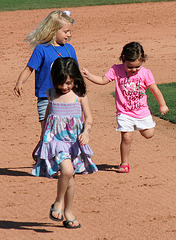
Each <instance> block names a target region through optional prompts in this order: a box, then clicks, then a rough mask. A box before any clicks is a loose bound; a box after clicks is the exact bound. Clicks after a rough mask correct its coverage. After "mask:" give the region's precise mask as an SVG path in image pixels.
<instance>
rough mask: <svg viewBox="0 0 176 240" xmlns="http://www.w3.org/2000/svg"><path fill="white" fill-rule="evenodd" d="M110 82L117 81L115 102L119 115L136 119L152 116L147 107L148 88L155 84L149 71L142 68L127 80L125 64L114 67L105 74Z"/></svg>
mask: <svg viewBox="0 0 176 240" xmlns="http://www.w3.org/2000/svg"><path fill="white" fill-rule="evenodd" d="M105 77H107V79H109V81H110V82H111V81H115V83H116V90H115V102H116V108H117V115H119V114H121V113H123V114H126V115H129V116H131V117H135V118H144V117H147V116H149V115H150V110H149V108H148V105H147V95H146V94H145V91H146V89H147V86H150V85H151V84H153V83H155V80H154V77H153V75H152V73H151V71H150V70H149V69H146V68H144V67H141V69H140V70H139V72H138V73H137V74H136V75H134V76H130V77H129V78H127V76H126V73H125V68H124V65H123V64H119V65H113V66H112V67H111V68H110V69H109V71H108V72H107V73H106V74H105Z"/></svg>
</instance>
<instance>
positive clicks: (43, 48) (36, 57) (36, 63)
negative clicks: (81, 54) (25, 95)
mask: <svg viewBox="0 0 176 240" xmlns="http://www.w3.org/2000/svg"><path fill="white" fill-rule="evenodd" d="M55 49H56V50H57V51H56V50H55ZM55 49H54V48H53V46H52V45H50V44H39V45H38V46H36V48H35V49H34V51H33V53H32V55H31V57H30V59H29V62H28V64H27V65H28V66H29V67H31V68H33V69H35V96H36V97H39V98H42V97H47V95H46V91H47V89H49V88H53V83H52V79H51V74H50V70H51V69H50V68H51V64H52V63H53V62H54V61H55V60H56V59H57V58H58V57H61V56H62V57H72V58H74V59H75V60H76V61H77V62H78V60H77V57H76V52H75V49H74V48H73V46H72V45H70V44H69V43H66V44H65V45H62V46H57V47H56V46H55ZM58 53H60V54H58Z"/></svg>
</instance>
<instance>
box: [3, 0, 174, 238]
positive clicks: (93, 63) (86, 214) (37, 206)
mask: <svg viewBox="0 0 176 240" xmlns="http://www.w3.org/2000/svg"><path fill="white" fill-rule="evenodd" d="M175 9H176V2H162V3H146V4H133V5H115V6H99V7H81V8H70V9H68V10H70V11H71V12H72V17H73V18H74V19H76V23H75V26H74V29H73V38H72V40H71V43H72V45H73V46H74V47H75V49H76V51H77V56H78V60H79V64H80V67H83V66H84V67H87V68H89V70H90V71H92V72H94V73H97V74H104V73H105V72H106V71H107V70H108V69H109V68H110V67H111V66H112V65H113V64H114V63H119V60H118V57H119V55H120V52H121V49H122V47H123V46H124V44H126V43H127V42H130V41H133V40H134V41H139V42H140V43H141V44H142V45H143V47H144V49H145V51H146V53H147V54H148V56H149V58H148V60H147V62H146V63H145V64H144V66H145V67H146V68H149V69H150V70H151V71H152V72H153V74H154V77H155V80H156V82H157V83H166V82H174V81H175V75H176V68H175V61H176V14H175ZM50 12H51V9H47V10H33V11H15V12H0V29H1V36H0V44H1V48H0V54H1V58H0V72H1V83H0V84H1V91H0V101H1V117H0V126H1V130H0V138H1V144H0V146H1V162H0V183H1V184H0V193H1V205H0V239H3V240H10V239H13V240H33V239H34V240H39V239H40V240H45V239H46V240H56V239H59V240H76V239H79V240H105V239H106V240H116V239H117V240H122V239H123V240H124V239H125V240H149V239H152V240H168V239H169V240H174V239H176V207H175V206H176V201H175V199H176V198H175V196H176V187H175V186H176V178H175V171H176V167H175V160H176V144H175V143H176V125H174V124H171V123H169V122H167V121H164V120H161V119H159V118H154V120H155V121H156V123H157V126H156V133H155V137H154V138H153V139H151V140H146V139H144V138H142V137H141V136H140V134H139V133H138V132H136V133H135V134H134V141H133V144H132V151H131V162H130V166H131V172H130V174H118V173H117V172H116V166H117V165H118V164H119V163H120V153H119V144H120V134H119V133H117V132H116V131H115V129H116V120H115V104H114V99H113V97H112V96H111V95H110V93H111V92H112V91H113V90H114V83H111V84H108V85H107V86H96V85H94V84H91V83H89V82H87V86H88V96H89V101H90V105H91V109H92V113H93V117H94V126H93V129H92V134H91V141H90V146H91V148H92V150H93V151H94V157H93V159H94V161H95V163H96V164H97V166H98V168H99V172H97V173H95V174H92V175H84V176H82V175H79V176H77V177H76V193H75V200H74V212H75V215H76V217H77V218H78V219H79V221H80V223H81V224H82V228H80V229H78V230H67V229H65V228H63V227H62V224H58V223H55V222H52V221H51V220H50V219H49V208H50V205H51V204H52V203H53V201H54V199H55V195H56V183H57V181H56V180H55V179H51V180H50V179H45V178H36V177H33V176H31V175H30V171H31V168H32V166H33V163H34V162H33V160H32V157H31V152H32V150H33V148H34V146H35V144H36V142H37V141H38V138H39V133H40V125H39V123H38V116H37V110H36V98H35V96H34V74H32V76H31V77H30V79H29V80H28V81H27V82H26V83H25V86H24V90H25V92H24V95H23V97H22V98H20V99H19V98H17V97H15V96H14V95H13V87H14V85H15V83H16V81H17V78H18V75H19V73H20V72H21V71H22V69H23V68H24V66H25V64H26V63H27V61H28V59H29V56H30V54H31V49H30V48H29V46H28V45H27V44H26V43H24V42H23V40H24V38H25V37H26V35H27V34H28V33H29V32H30V31H32V30H33V29H35V28H36V26H37V24H38V23H39V22H40V21H41V20H43V18H45V17H46V15H48V14H49V13H50Z"/></svg>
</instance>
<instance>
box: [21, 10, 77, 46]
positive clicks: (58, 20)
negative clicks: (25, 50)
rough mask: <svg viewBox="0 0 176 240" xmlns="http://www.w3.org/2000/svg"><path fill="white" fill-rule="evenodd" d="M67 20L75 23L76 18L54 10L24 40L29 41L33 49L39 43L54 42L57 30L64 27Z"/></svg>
mask: <svg viewBox="0 0 176 240" xmlns="http://www.w3.org/2000/svg"><path fill="white" fill-rule="evenodd" d="M65 22H67V23H72V24H73V23H74V19H72V18H71V17H70V16H68V15H67V14H66V13H65V12H62V11H60V10H59V11H53V12H51V13H50V14H49V15H48V16H47V17H46V18H45V20H44V21H43V22H42V23H41V24H40V26H39V27H38V28H37V29H36V30H34V31H33V32H31V33H29V35H28V36H27V38H26V39H25V40H24V41H26V42H29V45H30V46H31V47H32V48H33V49H34V48H35V47H36V46H37V45H39V44H44V43H52V41H53V39H54V37H55V35H56V32H57V31H58V30H59V29H61V28H62V27H63V25H64V23H65Z"/></svg>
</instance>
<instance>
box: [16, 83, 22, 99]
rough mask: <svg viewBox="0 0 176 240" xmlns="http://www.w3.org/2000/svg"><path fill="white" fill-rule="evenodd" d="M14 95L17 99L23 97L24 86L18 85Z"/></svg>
mask: <svg viewBox="0 0 176 240" xmlns="http://www.w3.org/2000/svg"><path fill="white" fill-rule="evenodd" d="M14 93H15V95H16V96H17V97H21V96H22V93H23V86H22V84H20V83H17V84H16V86H15V87H14Z"/></svg>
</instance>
